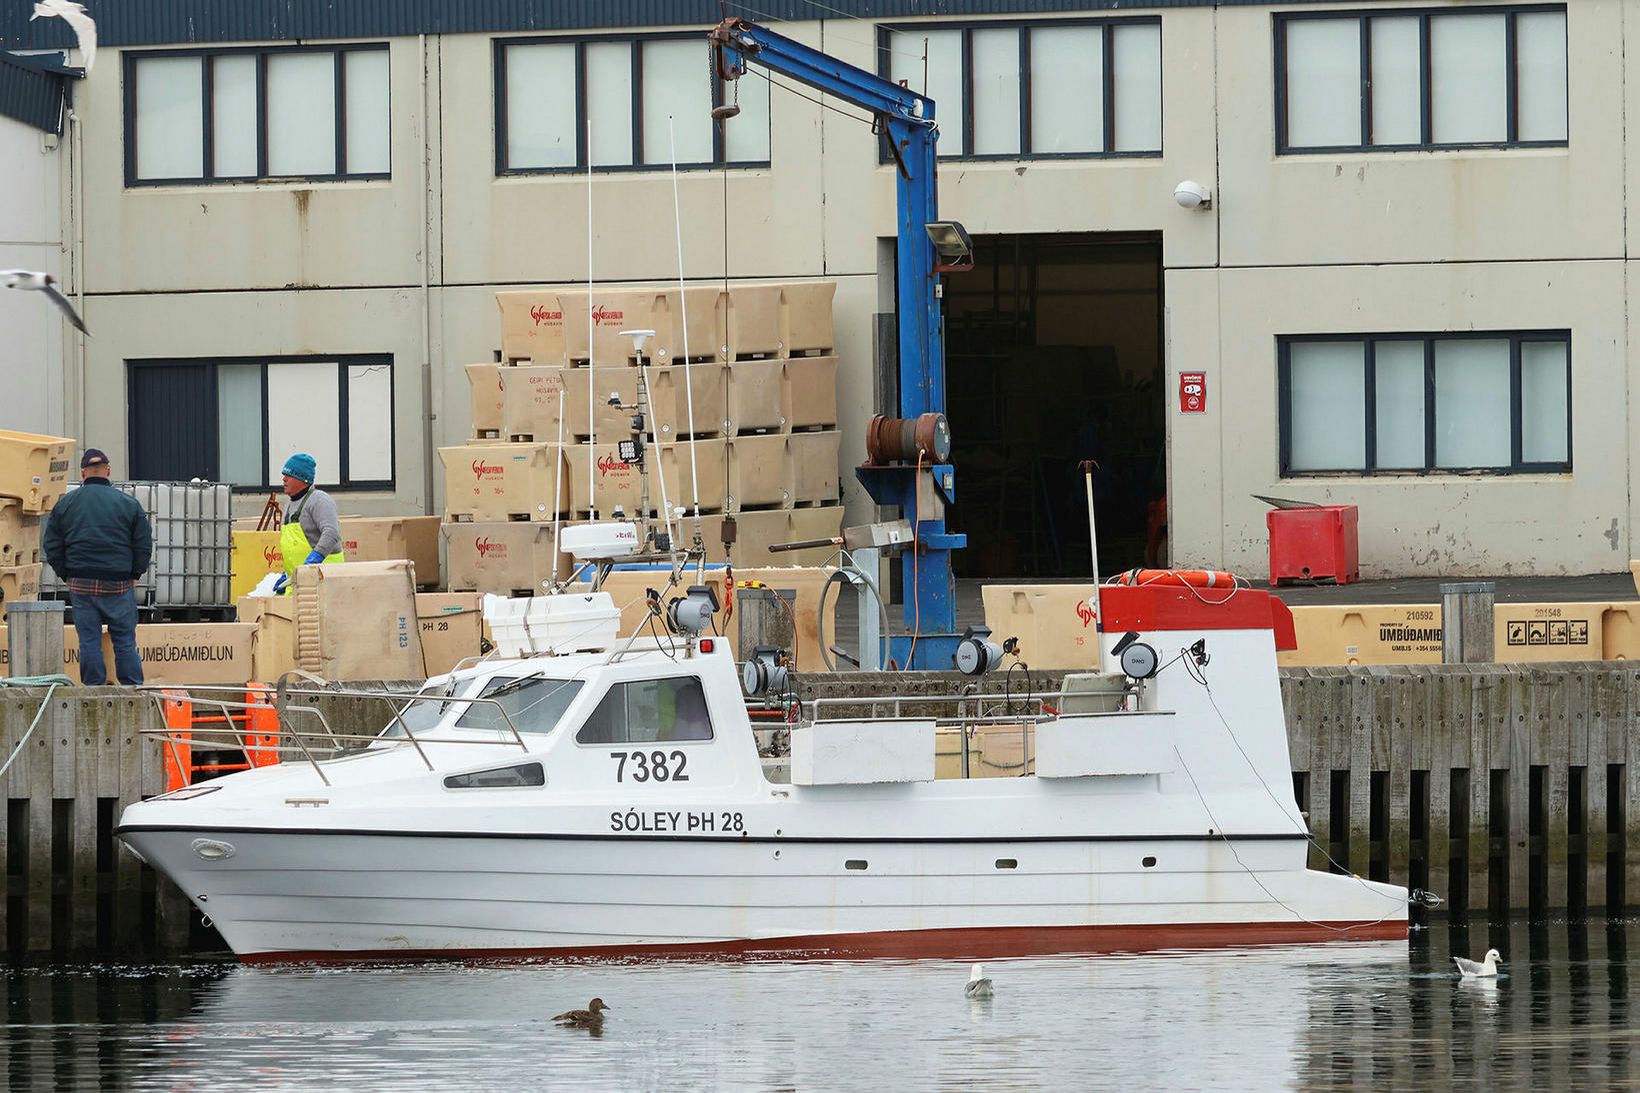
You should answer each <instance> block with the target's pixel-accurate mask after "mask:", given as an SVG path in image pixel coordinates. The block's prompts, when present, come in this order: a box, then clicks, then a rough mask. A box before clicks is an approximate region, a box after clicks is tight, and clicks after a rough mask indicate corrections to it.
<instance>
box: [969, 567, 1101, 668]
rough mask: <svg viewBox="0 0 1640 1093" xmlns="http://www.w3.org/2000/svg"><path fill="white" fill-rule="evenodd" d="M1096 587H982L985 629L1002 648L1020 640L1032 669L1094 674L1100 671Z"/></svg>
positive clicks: (1021, 653) (1022, 654)
mask: <svg viewBox="0 0 1640 1093" xmlns="http://www.w3.org/2000/svg"><path fill="white" fill-rule="evenodd" d="M1093 593H1094V588H1093V585H1092V584H988V585H984V586H983V587H981V588H980V600H981V602H982V603H983V604H984V606H985V625H986V626H989V627H990V628H991V637H992V640H994V641H996V642H997V643H998V644H1001V643H1002V642H1003V641H1004V640H1006V639H1008V638H1018V639H1019V659H1020V660H1022V661H1024V662H1025V663H1026V664H1029V665H1030V666H1031V667H1032V668H1039V669H1040V668H1069V669H1075V670H1079V671H1092V670H1095V669H1097V668H1098V667H1099V630H1098V623H1097V619H1096V618H1095V611H1094V608H1093Z"/></svg>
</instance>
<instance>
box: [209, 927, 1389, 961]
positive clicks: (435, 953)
mask: <svg viewBox="0 0 1640 1093" xmlns="http://www.w3.org/2000/svg"><path fill="white" fill-rule="evenodd" d="M1406 938H1407V924H1406V922H1405V921H1404V920H1402V921H1382V922H1326V923H1308V922H1204V923H1186V924H1183V925H1166V926H1162V925H1158V926H1058V927H1035V926H1002V927H992V928H980V929H966V930H899V931H893V932H885V933H870V934H821V935H815V936H811V937H782V938H762V939H756V940H746V941H709V942H701V943H699V944H682V945H595V946H581V947H574V948H553V949H379V950H372V951H365V950H359V951H351V952H343V953H338V952H330V951H323V950H308V951H295V950H292V951H289V952H271V953H245V954H243V955H241V956H240V958H239V959H240V960H241V961H242V962H244V963H246V964H282V963H319V964H340V963H351V962H354V961H381V960H585V959H598V958H604V959H608V958H625V959H632V958H648V959H655V960H714V959H731V960H732V959H743V960H832V959H839V958H860V957H900V958H907V957H922V958H928V959H945V960H995V959H1000V958H1005V957H1014V956H1052V955H1055V954H1059V953H1124V952H1149V951H1154V950H1158V949H1205V948H1219V947H1231V946H1244V945H1293V944H1307V943H1315V942H1325V941H1405V940H1406Z"/></svg>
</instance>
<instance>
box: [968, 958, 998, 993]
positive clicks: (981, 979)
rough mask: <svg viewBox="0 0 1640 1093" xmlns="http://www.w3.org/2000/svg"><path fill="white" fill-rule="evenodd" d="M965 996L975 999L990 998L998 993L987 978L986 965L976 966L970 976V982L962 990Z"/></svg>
mask: <svg viewBox="0 0 1640 1093" xmlns="http://www.w3.org/2000/svg"><path fill="white" fill-rule="evenodd" d="M962 993H963V996H964V997H966V998H973V999H985V998H990V997H992V995H994V994H995V993H996V992H995V991H993V990H992V989H991V981H990V980H989V979H987V978H985V965H983V964H975V965H974V970H973V971H972V972H971V973H970V974H969V976H968V982H967V983H966V984H964V986H963V988H962Z"/></svg>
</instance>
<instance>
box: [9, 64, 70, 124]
mask: <svg viewBox="0 0 1640 1093" xmlns="http://www.w3.org/2000/svg"><path fill="white" fill-rule="evenodd" d="M68 80H69V77H68V76H67V75H66V74H65V73H64V71H63V68H62V56H61V55H59V54H53V55H51V56H48V57H19V56H16V55H15V54H11V53H6V52H4V51H0V115H3V116H5V117H8V118H13V119H15V120H17V121H20V122H22V123H23V124H24V125H32V126H33V127H34V128H36V129H40V130H43V131H44V132H47V133H57V134H61V133H62V131H63V104H64V103H65V102H66V101H67V99H68Z"/></svg>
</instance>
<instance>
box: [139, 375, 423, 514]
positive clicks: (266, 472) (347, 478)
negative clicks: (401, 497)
mask: <svg viewBox="0 0 1640 1093" xmlns="http://www.w3.org/2000/svg"><path fill="white" fill-rule="evenodd" d="M314 363H319V364H331V363H334V364H335V365H336V387H337V391H338V396H337V398H338V406H337V424H336V431H337V446H338V447H339V448H340V450H341V467H340V468H339V469H340V470H341V472H342V474H341V477H340V479H339V480H332V481H320V482H316V483H314V485H316V486H318V487H319V488H320V489H323V490H334V491H342V490H392V489H396V488H397V482H398V473H399V457H398V448H399V437H398V415H397V414H395V413H394V412H393V408H394V406H395V405H396V404H397V401H398V375H397V370H396V369H395V368H394V367H393V355H392V354H391V353H342V354H311V353H309V354H303V355H300V356H264V357H207V358H199V357H165V358H145V359H141V360H127V361H126V362H125V367H126V374H127V376H128V377H129V376H132V375H134V374H135V372H136V371H137V370H138V369H141V368H150V367H173V368H174V367H197V368H206V369H209V370H210V387H211V404H212V405H213V406H214V405H216V400H217V398H218V394H219V392H218V387H217V369H218V368H219V367H221V366H223V365H228V366H234V365H247V364H249V365H260V366H261V370H262V420H261V436H262V440H261V450H262V469H261V471H262V481H261V482H260V483H255V484H250V485H246V484H243V483H231V484H230V485H231V486H232V489H233V492H235V493H266V492H268V491H269V490H276V489H278V487H277V486H275V485H269V484H267V482H268V478H269V477H270V472H271V471H272V470H273V464H272V461H271V460H270V459H269V458H268V369H269V368H270V367H273V366H277V365H281V364H314ZM381 365H385V366H386V367H387V382H388V408H387V417H388V460H389V463H390V465H391V468H392V470H391V477H389V478H386V479H360V480H354V479H353V478H352V475H351V473H350V468H349V464H350V463H351V461H352V450H353V445H352V437H351V436H350V434H349V424H348V382H347V370H348V369H349V368H352V367H359V366H368V367H374V366H381ZM126 415H127V416H126V429H127V433H126V435H127V436H129V437H136V436H137V435H139V431H138V427H137V407H136V404H135V402H134V401H133V400H132V399H131V398H129V397H127V399H126ZM221 426H222V422H221V421H220V420H218V419H217V418H214V417H213V419H212V420H211V421H210V423H209V424H208V427H209V428H210V429H211V430H213V440H214V443H213V444H212V445H211V450H212V452H213V456H212V458H213V459H214V460H220V458H221V454H220V453H221V432H220V430H221ZM207 469H208V470H209V471H210V474H209V475H205V476H202V477H208V478H210V479H212V480H219V476H220V474H221V466H220V463H219V462H213V463H212V465H211V466H210V467H208V468H207ZM159 477H161V478H164V477H166V476H159Z"/></svg>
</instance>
